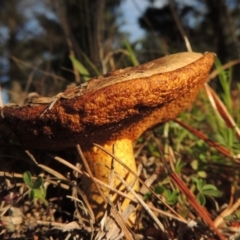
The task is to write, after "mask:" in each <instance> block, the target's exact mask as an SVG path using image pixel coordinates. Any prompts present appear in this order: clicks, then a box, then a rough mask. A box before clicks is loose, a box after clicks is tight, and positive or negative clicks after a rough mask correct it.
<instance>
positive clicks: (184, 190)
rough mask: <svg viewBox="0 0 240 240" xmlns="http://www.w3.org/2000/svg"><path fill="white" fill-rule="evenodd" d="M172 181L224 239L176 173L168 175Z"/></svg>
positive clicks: (220, 236) (221, 236)
mask: <svg viewBox="0 0 240 240" xmlns="http://www.w3.org/2000/svg"><path fill="white" fill-rule="evenodd" d="M170 177H171V179H172V181H173V182H174V183H175V184H176V186H177V187H178V188H179V190H180V191H181V192H182V193H183V194H184V195H185V196H186V197H187V199H188V201H189V202H190V204H191V205H192V207H193V208H194V209H195V211H196V212H197V213H198V214H199V216H200V217H201V218H202V219H203V220H204V221H205V222H206V223H207V224H208V225H209V227H210V228H212V229H213V230H214V232H215V233H216V235H217V236H218V237H219V239H221V240H224V239H226V238H225V237H224V236H223V235H222V234H221V233H220V232H219V230H218V229H217V228H216V227H215V225H214V222H213V221H212V219H211V218H210V217H209V216H210V213H209V212H207V210H206V209H205V208H204V207H202V206H201V205H200V204H199V203H198V202H197V201H196V198H195V196H194V195H193V194H192V193H191V192H190V191H189V189H188V188H187V186H186V185H185V184H184V182H183V181H182V180H181V179H180V178H179V177H178V175H177V174H176V173H172V174H171V175H170Z"/></svg>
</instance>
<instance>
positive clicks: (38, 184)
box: [32, 176, 43, 189]
mask: <svg viewBox="0 0 240 240" xmlns="http://www.w3.org/2000/svg"><path fill="white" fill-rule="evenodd" d="M42 185H43V179H42V177H41V176H38V177H37V179H36V181H35V182H34V183H33V186H32V189H38V188H40V187H41V186H42Z"/></svg>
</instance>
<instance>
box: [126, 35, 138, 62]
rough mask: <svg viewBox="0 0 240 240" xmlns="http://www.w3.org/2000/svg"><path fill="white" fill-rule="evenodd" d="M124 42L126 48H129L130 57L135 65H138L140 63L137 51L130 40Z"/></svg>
mask: <svg viewBox="0 0 240 240" xmlns="http://www.w3.org/2000/svg"><path fill="white" fill-rule="evenodd" d="M124 43H125V46H126V48H127V50H128V53H129V57H130V59H131V61H132V63H133V65H134V66H138V65H139V62H138V60H137V58H136V56H135V53H134V51H133V49H132V47H131V45H130V44H129V42H128V41H127V40H125V41H124Z"/></svg>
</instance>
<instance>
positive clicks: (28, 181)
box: [23, 171, 33, 188]
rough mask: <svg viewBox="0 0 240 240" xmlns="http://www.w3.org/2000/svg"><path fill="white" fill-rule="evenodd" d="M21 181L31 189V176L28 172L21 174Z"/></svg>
mask: <svg viewBox="0 0 240 240" xmlns="http://www.w3.org/2000/svg"><path fill="white" fill-rule="evenodd" d="M23 181H24V183H25V184H26V185H27V186H28V187H29V188H32V187H33V182H32V174H31V173H30V172H29V171H27V172H24V173H23Z"/></svg>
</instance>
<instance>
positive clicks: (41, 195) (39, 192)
mask: <svg viewBox="0 0 240 240" xmlns="http://www.w3.org/2000/svg"><path fill="white" fill-rule="evenodd" d="M33 195H34V198H37V199H39V200H41V201H42V202H43V203H44V204H45V205H48V202H47V201H46V199H45V197H46V191H45V189H44V188H43V187H42V188H40V189H34V190H33Z"/></svg>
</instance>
